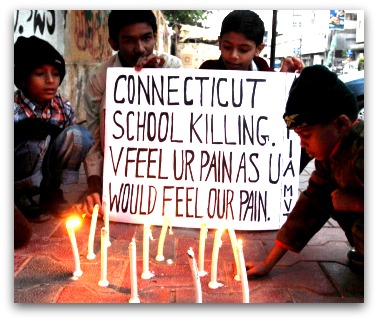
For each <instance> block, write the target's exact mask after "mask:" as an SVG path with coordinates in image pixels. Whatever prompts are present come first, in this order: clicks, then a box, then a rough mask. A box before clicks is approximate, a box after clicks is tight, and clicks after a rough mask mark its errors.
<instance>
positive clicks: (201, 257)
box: [198, 222, 207, 276]
mask: <svg viewBox="0 0 378 321" xmlns="http://www.w3.org/2000/svg"><path fill="white" fill-rule="evenodd" d="M206 238H207V227H206V223H205V222H202V224H201V231H200V239H199V253H198V273H199V275H200V276H204V275H206V274H207V272H206V271H205V270H204V261H205V240H206Z"/></svg>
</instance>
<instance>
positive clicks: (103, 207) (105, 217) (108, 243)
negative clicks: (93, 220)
mask: <svg viewBox="0 0 378 321" xmlns="http://www.w3.org/2000/svg"><path fill="white" fill-rule="evenodd" d="M102 209H103V211H104V225H105V228H106V231H107V233H106V240H105V241H106V242H105V244H106V246H107V247H109V246H111V245H112V243H111V242H110V235H109V234H110V233H109V231H110V229H109V211H108V207H107V203H106V202H105V201H103V202H102Z"/></svg>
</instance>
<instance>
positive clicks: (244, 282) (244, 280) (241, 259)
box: [237, 240, 249, 303]
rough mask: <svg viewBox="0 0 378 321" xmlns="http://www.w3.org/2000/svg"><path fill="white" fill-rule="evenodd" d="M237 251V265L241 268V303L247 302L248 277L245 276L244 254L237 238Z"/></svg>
mask: <svg viewBox="0 0 378 321" xmlns="http://www.w3.org/2000/svg"><path fill="white" fill-rule="evenodd" d="M237 252H238V258H239V265H240V267H242V268H241V271H240V272H241V275H240V278H241V284H242V292H243V303H249V288H248V278H247V270H246V269H245V261H244V254H243V245H242V241H241V240H239V241H238V244H237Z"/></svg>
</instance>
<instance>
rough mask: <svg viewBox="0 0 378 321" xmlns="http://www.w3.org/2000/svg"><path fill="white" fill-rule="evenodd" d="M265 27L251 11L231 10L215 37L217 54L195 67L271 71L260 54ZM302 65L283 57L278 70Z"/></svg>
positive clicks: (295, 59)
mask: <svg viewBox="0 0 378 321" xmlns="http://www.w3.org/2000/svg"><path fill="white" fill-rule="evenodd" d="M264 33H265V26H264V22H263V21H262V20H261V18H260V17H259V15H258V14H257V13H255V12H253V11H251V10H234V11H232V12H230V13H229V14H228V15H227V16H226V17H225V18H224V19H223V21H222V27H221V31H220V36H219V37H218V42H219V50H220V51H221V55H220V57H219V59H218V60H207V61H204V62H203V63H202V65H201V66H200V67H199V69H221V70H252V71H274V70H273V69H271V68H270V67H269V65H268V63H267V62H266V60H265V59H264V58H262V57H259V55H260V53H261V52H262V51H263V49H264V48H265V44H264V42H263V41H264ZM303 67H304V63H303V61H302V60H300V59H298V58H297V57H292V58H285V59H284V61H283V64H282V67H281V70H280V71H281V72H295V71H298V72H301V70H302V69H303Z"/></svg>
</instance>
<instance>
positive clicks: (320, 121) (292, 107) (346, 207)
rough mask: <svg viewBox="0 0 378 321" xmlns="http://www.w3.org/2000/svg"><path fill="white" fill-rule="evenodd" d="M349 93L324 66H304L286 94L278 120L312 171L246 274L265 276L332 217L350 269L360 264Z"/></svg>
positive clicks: (357, 164)
mask: <svg viewBox="0 0 378 321" xmlns="http://www.w3.org/2000/svg"><path fill="white" fill-rule="evenodd" d="M357 116H358V107H357V100H356V97H355V95H354V94H353V93H352V92H351V91H350V90H349V89H348V87H347V86H346V85H345V84H344V83H343V82H342V81H341V80H340V79H338V77H337V75H336V74H335V73H333V72H331V71H329V70H328V69H327V68H326V67H324V66H320V65H315V66H309V67H305V68H304V69H303V71H302V72H301V74H300V76H299V77H298V78H297V79H295V80H294V82H293V85H292V87H291V89H290V92H289V97H288V101H287V104H286V111H285V114H284V120H285V122H286V124H287V127H288V128H289V129H292V130H294V131H295V132H296V133H297V134H298V135H299V137H300V139H301V146H302V148H305V149H306V152H307V153H308V155H309V156H310V157H314V158H315V170H314V172H313V173H312V174H311V177H310V179H309V183H308V187H307V189H306V190H305V191H304V192H303V193H302V194H301V195H300V197H299V199H298V201H297V203H296V205H295V206H294V208H293V210H292V212H291V213H290V214H289V216H288V218H287V221H286V222H285V223H284V225H283V226H282V227H281V228H280V230H279V231H278V234H277V236H276V242H275V245H274V246H273V249H272V250H271V251H270V253H269V254H268V255H267V257H266V258H265V260H264V261H262V262H247V263H246V268H247V275H248V277H250V278H252V277H258V276H263V275H266V274H268V273H269V272H270V271H271V270H272V268H273V267H274V266H275V264H276V263H277V262H278V261H279V260H280V259H281V258H282V257H283V256H284V255H285V253H286V252H287V251H288V250H289V251H293V252H297V253H299V252H300V251H301V250H302V249H303V248H304V247H305V246H306V244H307V243H308V242H309V240H310V239H311V238H312V237H313V236H314V235H315V234H316V233H317V232H318V231H319V230H320V229H321V228H322V226H323V225H324V224H325V223H326V222H327V221H328V220H329V219H330V218H333V219H334V220H336V221H337V222H338V224H339V225H340V227H341V228H342V229H343V230H344V232H345V235H346V238H347V240H348V242H349V244H350V245H351V246H352V249H351V250H350V251H349V252H348V258H349V261H350V264H351V267H352V268H358V269H359V270H361V269H362V268H363V265H364V122H363V121H362V120H358V119H357Z"/></svg>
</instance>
